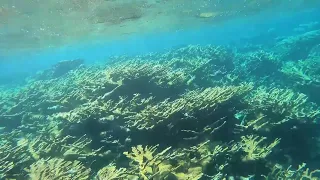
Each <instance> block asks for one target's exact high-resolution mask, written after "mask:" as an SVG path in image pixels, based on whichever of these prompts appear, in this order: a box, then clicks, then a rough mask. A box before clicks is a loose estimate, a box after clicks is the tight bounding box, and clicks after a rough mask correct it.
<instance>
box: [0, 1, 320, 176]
mask: <svg viewBox="0 0 320 180" xmlns="http://www.w3.org/2000/svg"><path fill="white" fill-rule="evenodd" d="M39 2H40V1H39ZM62 2H64V1H61V2H60V1H59V3H62ZM68 2H69V3H71V4H72V3H74V2H77V3H80V2H83V1H80V0H79V1H68ZM84 2H86V1H84ZM88 2H89V1H88ZM90 2H93V1H90ZM94 2H97V3H98V0H97V1H94ZM99 2H100V1H99ZM108 2H109V1H108ZM112 2H114V1H112ZM121 2H122V1H121ZM150 2H153V1H150ZM165 2H171V3H172V2H174V1H165ZM228 2H229V1H224V3H222V4H224V5H226V4H228ZM245 2H248V4H247V6H248V7H242V8H243V9H245V10H248V13H243V12H241V11H240V10H239V12H241V13H239V12H238V11H230V12H229V11H228V12H223V13H222V12H215V11H198V10H196V12H197V14H196V16H192V17H188V18H184V19H183V18H181V19H180V20H181V21H188V23H187V24H188V26H186V25H185V24H183V23H185V22H175V23H177V25H176V26H174V28H170V29H169V28H168V29H166V30H162V31H160V30H159V31H157V32H155V31H152V30H150V31H148V32H145V31H143V30H142V29H141V32H136V33H132V34H130V35H127V36H124V37H121V38H120V37H119V38H114V39H111V38H110V37H111V36H110V35H109V36H107V35H105V36H99V37H98V38H90V37H91V36H90V35H89V34H87V36H88V37H82V38H83V40H79V41H74V43H71V42H69V43H61V44H58V45H57V44H55V45H52V44H54V43H55V42H56V41H52V42H51V43H52V44H49V42H48V44H43V42H42V41H40V40H39V39H38V40H39V41H35V42H39V44H41V43H42V44H41V46H40V47H39V46H38V45H39V44H33V45H32V44H30V47H24V48H21V47H22V45H25V44H28V43H30V42H25V43H21V42H20V43H19V42H17V46H16V48H15V46H14V43H13V42H14V40H15V39H14V38H17V37H12V38H13V39H10V38H6V39H5V40H8V39H9V40H10V42H9V40H8V42H7V43H8V46H3V45H5V44H6V42H5V40H3V41H2V42H1V39H0V45H1V47H3V49H0V53H1V54H0V72H1V73H0V180H233V179H234V180H238V179H239V180H241V179H250V180H260V179H262V180H284V179H287V180H296V179H306V180H307V179H310V180H311V179H312V180H318V179H320V163H319V162H320V129H319V125H320V121H319V120H320V96H319V92H320V22H319V17H320V8H319V7H320V6H316V5H317V4H316V3H312V2H311V1H310V3H312V4H313V7H310V6H308V7H305V8H302V7H301V8H296V9H294V10H292V9H290V8H289V6H288V9H287V10H283V9H281V7H278V8H272V9H267V10H265V11H262V10H261V7H262V5H263V4H264V3H266V4H267V5H270V4H273V5H274V3H275V1H260V2H261V4H262V5H261V4H260V3H257V1H245ZM295 2H297V3H301V2H305V1H295ZM225 3H226V4H225ZM269 3H270V4H269ZM257 4H258V6H253V7H255V8H257V9H255V8H253V9H251V8H252V7H251V8H250V6H251V5H257ZM275 4H277V3H275ZM284 4H285V3H284ZM41 5H43V7H47V6H45V3H43V4H41V3H40V4H39V8H40V7H42V6H41ZM91 5H92V4H91ZM93 5H94V3H93ZM126 5H127V4H126ZM278 5H279V4H278ZM25 6H26V7H29V6H27V4H25ZM132 6H133V5H132ZM179 6H181V7H183V8H185V7H184V4H179ZM75 7H78V6H77V4H76V6H75ZM75 7H74V8H75ZM150 7H152V6H151V5H150ZM230 7H231V4H230ZM290 7H291V6H290ZM29 8H31V7H29ZM55 8H57V7H55ZM78 8H79V9H80V10H82V9H81V8H80V6H79V7H78ZM94 8H97V9H98V10H99V7H94ZM117 8H118V7H117V6H116V7H115V8H114V9H113V11H112V12H117V11H119V12H121V13H123V12H122V11H120V10H122V9H121V8H120V9H117ZM148 8H149V7H148ZM183 8H182V10H183V12H182V14H183V15H185V14H188V13H190V12H189V11H191V10H188V9H186V10H185V9H183ZM291 8H292V7H291ZM6 9H7V8H3V7H1V6H0V15H1V14H2V15H3V14H4V13H6ZM13 9H14V8H13ZM79 9H77V10H79ZM123 9H124V12H128V11H129V10H131V9H130V8H128V7H123ZM231 9H233V8H231ZM279 9H281V10H279ZM30 10H32V8H31V9H28V8H26V9H25V11H26V12H25V13H26V14H28V15H30V17H32V15H34V14H36V13H34V14H33V13H32V11H30ZM55 10H58V11H60V10H61V9H59V8H57V9H55ZM69 10H70V11H71V10H74V9H69ZM135 10H136V9H135ZM179 10H181V9H179ZM182 10H181V11H182ZM61 11H62V10H61ZM173 11H178V10H177V9H173ZM45 12H46V13H50V11H49V10H48V11H45ZM119 12H117V13H118V14H120V15H122V14H121V13H119ZM148 12H149V11H148ZM192 12H193V11H192ZM62 13H66V14H67V15H68V17H69V16H70V17H72V18H74V17H78V16H80V15H81V14H75V15H74V14H72V13H70V12H69V11H66V12H64V11H62ZM68 13H70V14H71V15H70V14H68ZM100 13H102V12H100ZM136 13H137V12H135V13H134V14H133V16H129V15H128V14H124V15H122V16H123V17H122V16H121V18H120V19H121V20H123V19H124V20H127V19H129V21H125V22H126V23H127V24H126V26H127V27H128V28H129V26H134V25H135V24H134V23H138V22H140V21H139V20H140V18H141V17H139V14H138V13H137V14H136ZM149 13H150V12H149ZM162 13H163V12H161V13H159V14H157V15H159V16H157V18H159V17H162V16H165V15H163V14H162ZM219 13H220V15H219V16H217V17H218V18H217V19H218V20H216V19H215V18H216V14H219ZM232 13H235V14H236V16H230V17H231V18H230V17H229V15H230V14H232ZM221 14H222V15H221ZM36 15H37V14H36ZM104 15H105V14H103V13H102V15H101V17H104ZM179 15H180V14H179ZM220 16H221V17H225V16H226V17H228V18H225V19H224V18H221V20H220V19H219V17H220ZM70 17H69V18H70ZM99 17H100V16H99ZM101 17H100V18H101ZM24 18H26V17H24ZM40 19H41V18H40ZM160 19H161V18H160ZM171 19H172V21H174V20H175V19H174V18H173V17H171ZM190 19H191V22H192V20H193V21H195V22H194V27H193V26H190V22H189V21H190ZM199 19H200V20H199ZM1 20H3V19H1V17H0V23H1ZM60 20H61V23H62V22H64V21H63V20H62V19H60ZM77 20H79V19H77ZM90 20H92V19H90ZM94 20H95V22H96V21H97V22H98V25H99V23H101V21H102V20H104V19H102V20H101V19H98V20H96V19H94ZM111 20H112V22H114V21H115V23H116V24H117V23H119V22H118V21H119V20H114V19H111ZM111 20H110V21H111ZM196 21H197V22H196ZM198 21H200V22H198ZM58 22H59V21H58ZM75 22H76V23H79V22H82V21H76V19H75ZM42 23H43V24H45V22H42ZM70 23H71V22H70ZM83 23H85V22H84V21H83ZM140 23H141V22H140ZM163 23H165V22H163ZM179 23H181V26H179V25H180V24H179ZM39 24H40V27H41V22H40V23H39V22H37V23H35V27H38V26H39ZM182 24H183V25H182ZM15 25H16V26H17V27H18V25H17V24H15ZM36 25H37V26H36ZM73 25H75V24H73ZM95 25H96V24H95ZM117 25H119V26H120V25H121V23H119V24H117ZM171 25H172V24H171ZM123 26H124V27H126V26H125V25H123ZM137 26H138V24H137ZM140 26H141V27H143V26H142V25H141V24H140ZM168 26H169V25H168ZM8 27H9V26H8ZM12 27H13V26H12ZM12 27H11V26H10V28H12ZM79 27H80V26H79ZM97 27H98V26H95V28H97ZM0 28H1V26H0ZM10 28H8V30H9V29H10ZM29 28H30V27H29ZM59 28H61V27H59ZM22 29H23V31H27V29H28V28H27V25H26V27H25V29H24V28H22ZM57 29H58V28H57ZM120 29H121V28H120ZM16 30H17V29H16ZM122 30H123V29H122ZM12 31H13V30H12ZM18 31H19V30H17V32H18ZM40 31H42V29H40ZM119 31H120V30H119ZM0 32H3V31H0ZM50 32H51V31H50ZM53 32H55V33H56V31H52V32H51V33H53ZM79 32H80V30H79ZM81 32H82V31H81ZM61 33H62V32H61ZM9 34H10V33H9ZM13 34H14V33H13ZM1 35H3V34H1V33H0V36H1ZM34 36H36V35H34ZM84 36H85V35H84ZM39 37H41V36H39ZM42 37H43V38H48V39H50V38H51V37H45V36H42ZM92 37H96V36H92ZM24 38H25V39H28V37H24ZM30 38H31V37H30ZM32 38H34V37H33V36H32ZM32 38H31V39H32ZM65 38H66V37H65ZM60 40H61V42H65V41H63V39H60ZM57 41H58V40H57ZM40 42H41V43H40ZM66 42H67V41H66ZM9 44H10V45H9Z"/></svg>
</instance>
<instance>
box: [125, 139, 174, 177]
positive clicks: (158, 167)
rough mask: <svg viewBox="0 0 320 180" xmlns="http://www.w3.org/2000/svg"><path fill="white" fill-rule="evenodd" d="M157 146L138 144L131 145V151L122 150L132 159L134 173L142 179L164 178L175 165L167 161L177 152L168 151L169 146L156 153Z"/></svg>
mask: <svg viewBox="0 0 320 180" xmlns="http://www.w3.org/2000/svg"><path fill="white" fill-rule="evenodd" d="M157 147H158V146H151V147H148V146H146V147H143V146H142V145H138V146H137V147H132V149H131V151H132V152H124V153H123V154H124V155H125V156H126V157H128V158H129V159H131V160H132V164H131V166H132V167H133V169H134V172H135V174H136V175H138V176H139V177H140V178H142V179H144V180H148V179H153V178H156V179H164V178H166V177H167V176H168V175H169V174H170V173H171V172H173V171H174V170H175V169H176V168H177V167H173V166H172V165H170V164H169V163H168V161H169V160H171V159H174V158H175V157H176V156H178V155H179V154H177V153H169V150H170V149H171V147H169V148H166V149H164V150H163V151H161V152H160V153H156V151H157Z"/></svg>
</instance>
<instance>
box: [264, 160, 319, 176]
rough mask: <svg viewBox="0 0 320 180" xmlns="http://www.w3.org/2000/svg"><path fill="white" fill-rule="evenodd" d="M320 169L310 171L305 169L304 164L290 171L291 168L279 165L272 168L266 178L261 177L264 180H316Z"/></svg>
mask: <svg viewBox="0 0 320 180" xmlns="http://www.w3.org/2000/svg"><path fill="white" fill-rule="evenodd" d="M319 174H320V169H316V170H313V171H310V169H309V168H307V167H306V164H305V163H302V164H301V165H299V167H298V169H292V166H289V167H288V168H286V169H285V168H284V167H283V166H281V165H280V164H276V165H275V166H273V168H272V170H271V172H270V173H269V174H268V175H267V176H263V177H264V179H266V180H273V179H303V180H315V179H318V175H319Z"/></svg>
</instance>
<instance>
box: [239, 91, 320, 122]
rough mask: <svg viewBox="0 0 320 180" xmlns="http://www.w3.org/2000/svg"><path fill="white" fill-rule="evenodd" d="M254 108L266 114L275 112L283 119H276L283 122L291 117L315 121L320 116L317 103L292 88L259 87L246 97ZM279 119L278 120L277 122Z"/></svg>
mask: <svg viewBox="0 0 320 180" xmlns="http://www.w3.org/2000/svg"><path fill="white" fill-rule="evenodd" d="M245 100H246V101H247V102H248V104H249V105H250V106H251V107H252V108H254V109H260V110H262V112H264V114H266V115H268V116H269V115H270V116H271V114H270V113H274V114H277V115H280V116H281V117H282V118H283V119H277V120H274V121H276V122H274V123H282V122H285V121H287V120H290V119H296V120H303V121H307V120H308V121H310V122H313V121H315V120H316V119H317V117H319V115H320V110H319V108H318V107H317V105H316V104H314V103H312V102H308V97H307V96H306V95H305V94H302V93H296V92H294V91H293V90H291V89H279V88H266V87H262V86H261V87H259V88H258V89H257V90H255V91H254V92H253V93H251V94H250V95H249V96H247V97H246V99H245ZM277 121H278V122H277Z"/></svg>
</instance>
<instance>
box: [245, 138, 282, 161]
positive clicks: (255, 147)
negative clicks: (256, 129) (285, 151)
mask: <svg viewBox="0 0 320 180" xmlns="http://www.w3.org/2000/svg"><path fill="white" fill-rule="evenodd" d="M241 139H242V140H241V142H240V146H241V149H242V150H243V151H244V152H246V155H245V156H244V157H243V161H254V160H258V159H264V158H265V157H267V156H268V155H269V154H270V153H271V152H272V149H273V148H274V147H275V146H276V145H277V144H279V143H280V139H275V140H274V142H273V143H271V144H269V145H267V146H263V145H261V143H262V142H263V141H264V140H266V137H259V136H254V135H250V136H242V137H241Z"/></svg>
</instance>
